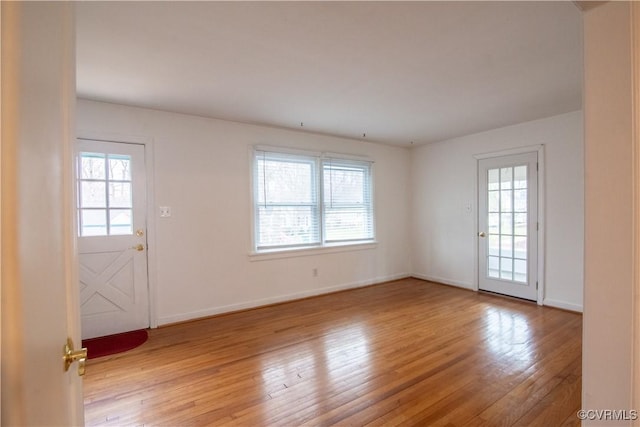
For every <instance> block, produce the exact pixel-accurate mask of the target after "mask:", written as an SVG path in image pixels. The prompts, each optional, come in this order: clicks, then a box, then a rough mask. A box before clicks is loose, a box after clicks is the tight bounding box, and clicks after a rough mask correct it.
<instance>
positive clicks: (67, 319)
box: [0, 2, 84, 425]
mask: <svg viewBox="0 0 640 427" xmlns="http://www.w3.org/2000/svg"><path fill="white" fill-rule="evenodd" d="M0 7H1V9H0V10H1V12H0V14H1V19H2V37H1V40H2V91H1V92H2V139H1V141H2V142H1V151H2V155H1V158H2V168H1V170H2V182H1V190H0V195H1V201H2V226H1V229H0V230H1V239H2V251H1V257H2V263H1V264H2V304H3V305H2V424H3V425H83V424H84V419H83V400H82V381H81V378H80V377H79V376H78V374H77V364H74V365H73V366H72V367H71V369H70V370H69V371H67V372H65V371H64V365H63V357H62V356H63V347H64V344H65V343H66V341H67V339H68V338H72V339H73V340H74V341H75V342H76V343H79V339H80V331H79V320H78V319H79V317H78V299H77V283H76V280H75V279H76V273H75V272H76V256H75V239H74V237H73V236H74V234H73V233H72V230H73V228H74V225H73V224H74V217H73V214H72V211H71V209H70V206H71V202H72V200H73V182H72V180H71V162H72V152H73V150H72V147H73V145H72V144H73V139H74V133H75V131H74V112H75V22H74V19H75V17H74V4H73V3H64V2H51V3H45V2H38V3H29V2H2V4H1V6H0ZM36 124H37V125H36Z"/></svg>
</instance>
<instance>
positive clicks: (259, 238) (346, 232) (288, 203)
mask: <svg viewBox="0 0 640 427" xmlns="http://www.w3.org/2000/svg"><path fill="white" fill-rule="evenodd" d="M371 169H372V167H371V162H367V161H360V160H352V159H346V158H340V157H338V156H334V155H332V156H323V155H321V154H316V153H308V154H306V153H302V154H300V153H295V154H292V153H286V152H279V151H277V150H272V149H255V150H254V155H253V202H254V215H255V218H254V241H255V250H256V251H258V252H260V251H270V250H284V249H296V248H304V247H322V246H335V245H341V244H352V243H360V242H371V241H373V240H374V221H373V216H374V215H373V214H374V212H373V200H372V196H371V193H372V171H371Z"/></svg>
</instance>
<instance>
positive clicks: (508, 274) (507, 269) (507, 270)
mask: <svg viewBox="0 0 640 427" xmlns="http://www.w3.org/2000/svg"><path fill="white" fill-rule="evenodd" d="M500 278H501V279H506V280H513V259H511V258H500Z"/></svg>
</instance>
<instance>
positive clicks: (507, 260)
mask: <svg viewBox="0 0 640 427" xmlns="http://www.w3.org/2000/svg"><path fill="white" fill-rule="evenodd" d="M527 168H528V166H527V165H520V166H509V167H501V168H494V169H488V171H487V177H486V179H487V224H485V226H486V230H488V231H489V233H488V236H487V237H488V238H487V239H486V245H487V248H486V249H487V250H486V254H487V260H486V266H487V269H486V275H487V277H489V278H493V279H502V280H508V281H513V282H518V283H523V284H526V283H527V197H528V194H527V173H528V171H527Z"/></svg>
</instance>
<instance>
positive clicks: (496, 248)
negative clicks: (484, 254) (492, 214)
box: [489, 234, 500, 256]
mask: <svg viewBox="0 0 640 427" xmlns="http://www.w3.org/2000/svg"><path fill="white" fill-rule="evenodd" d="M489 256H500V236H499V235H497V234H489Z"/></svg>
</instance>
